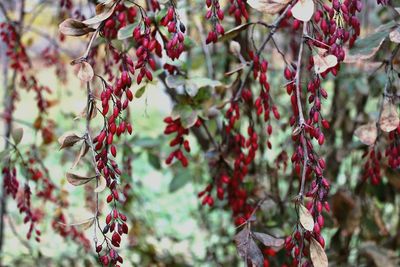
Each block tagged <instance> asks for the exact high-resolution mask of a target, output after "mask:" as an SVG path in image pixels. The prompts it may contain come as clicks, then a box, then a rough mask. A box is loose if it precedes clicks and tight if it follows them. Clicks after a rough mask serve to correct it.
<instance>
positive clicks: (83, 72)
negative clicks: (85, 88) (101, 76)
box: [78, 61, 94, 82]
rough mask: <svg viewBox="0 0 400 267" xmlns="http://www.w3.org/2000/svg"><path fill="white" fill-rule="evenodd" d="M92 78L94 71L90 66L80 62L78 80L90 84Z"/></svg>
mask: <svg viewBox="0 0 400 267" xmlns="http://www.w3.org/2000/svg"><path fill="white" fill-rule="evenodd" d="M93 76H94V71H93V68H92V66H91V65H90V64H89V63H87V62H85V61H83V62H81V68H80V69H79V72H78V78H79V79H80V80H81V81H83V82H90V81H91V80H92V79H93Z"/></svg>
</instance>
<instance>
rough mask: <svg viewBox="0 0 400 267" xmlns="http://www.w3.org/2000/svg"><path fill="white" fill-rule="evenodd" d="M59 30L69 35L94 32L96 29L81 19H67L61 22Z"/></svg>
mask: <svg viewBox="0 0 400 267" xmlns="http://www.w3.org/2000/svg"><path fill="white" fill-rule="evenodd" d="M59 31H60V32H61V33H62V34H64V35H68V36H82V35H86V34H88V33H90V32H94V31H95V29H93V28H91V27H88V26H87V25H86V24H85V23H83V22H81V21H79V20H75V19H66V20H64V21H63V22H62V23H61V24H60V26H59Z"/></svg>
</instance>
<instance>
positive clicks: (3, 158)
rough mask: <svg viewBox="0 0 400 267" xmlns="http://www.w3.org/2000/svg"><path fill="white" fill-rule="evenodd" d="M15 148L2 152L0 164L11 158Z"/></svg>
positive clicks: (0, 153)
mask: <svg viewBox="0 0 400 267" xmlns="http://www.w3.org/2000/svg"><path fill="white" fill-rule="evenodd" d="M13 150H14V149H13V148H8V149H4V150H2V151H1V152H0V162H5V161H6V159H7V157H8V156H10V153H11V151H13Z"/></svg>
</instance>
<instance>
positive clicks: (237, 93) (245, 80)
mask: <svg viewBox="0 0 400 267" xmlns="http://www.w3.org/2000/svg"><path fill="white" fill-rule="evenodd" d="M291 7H292V4H291V3H289V4H288V5H287V6H286V8H285V10H284V11H283V12H282V13H281V14H280V15H279V17H278V18H276V20H275V22H274V23H273V24H272V26H271V27H270V28H271V31H270V32H269V34H268V35H267V36H266V37H265V39H264V41H263V42H262V44H261V46H260V48H259V49H258V51H257V53H256V54H257V56H260V54H261V52H262V51H263V50H264V48H265V46H266V45H267V44H268V42H269V41H270V40H271V39H272V36H273V35H274V34H275V32H276V31H277V29H278V27H279V24H280V23H281V21H282V20H283V19H284V18H285V17H286V14H287V12H289V10H290V8H291ZM253 67H254V62H251V64H250V68H249V69H248V70H247V72H246V74H245V77H244V79H243V80H241V82H240V87H239V89H238V90H237V92H236V94H235V95H234V97H233V98H232V100H233V101H235V102H237V101H238V100H239V98H240V96H241V95H242V91H243V89H244V87H245V85H246V83H247V80H248V79H249V77H250V74H251V72H252V70H253Z"/></svg>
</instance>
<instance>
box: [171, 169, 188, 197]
mask: <svg viewBox="0 0 400 267" xmlns="http://www.w3.org/2000/svg"><path fill="white" fill-rule="evenodd" d="M189 177H190V174H189V172H188V171H180V172H178V173H176V174H175V176H174V178H172V180H171V182H170V184H169V192H170V193H173V192H175V191H177V190H179V189H181V188H182V187H183V186H185V185H186V184H187V183H188V182H189Z"/></svg>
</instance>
